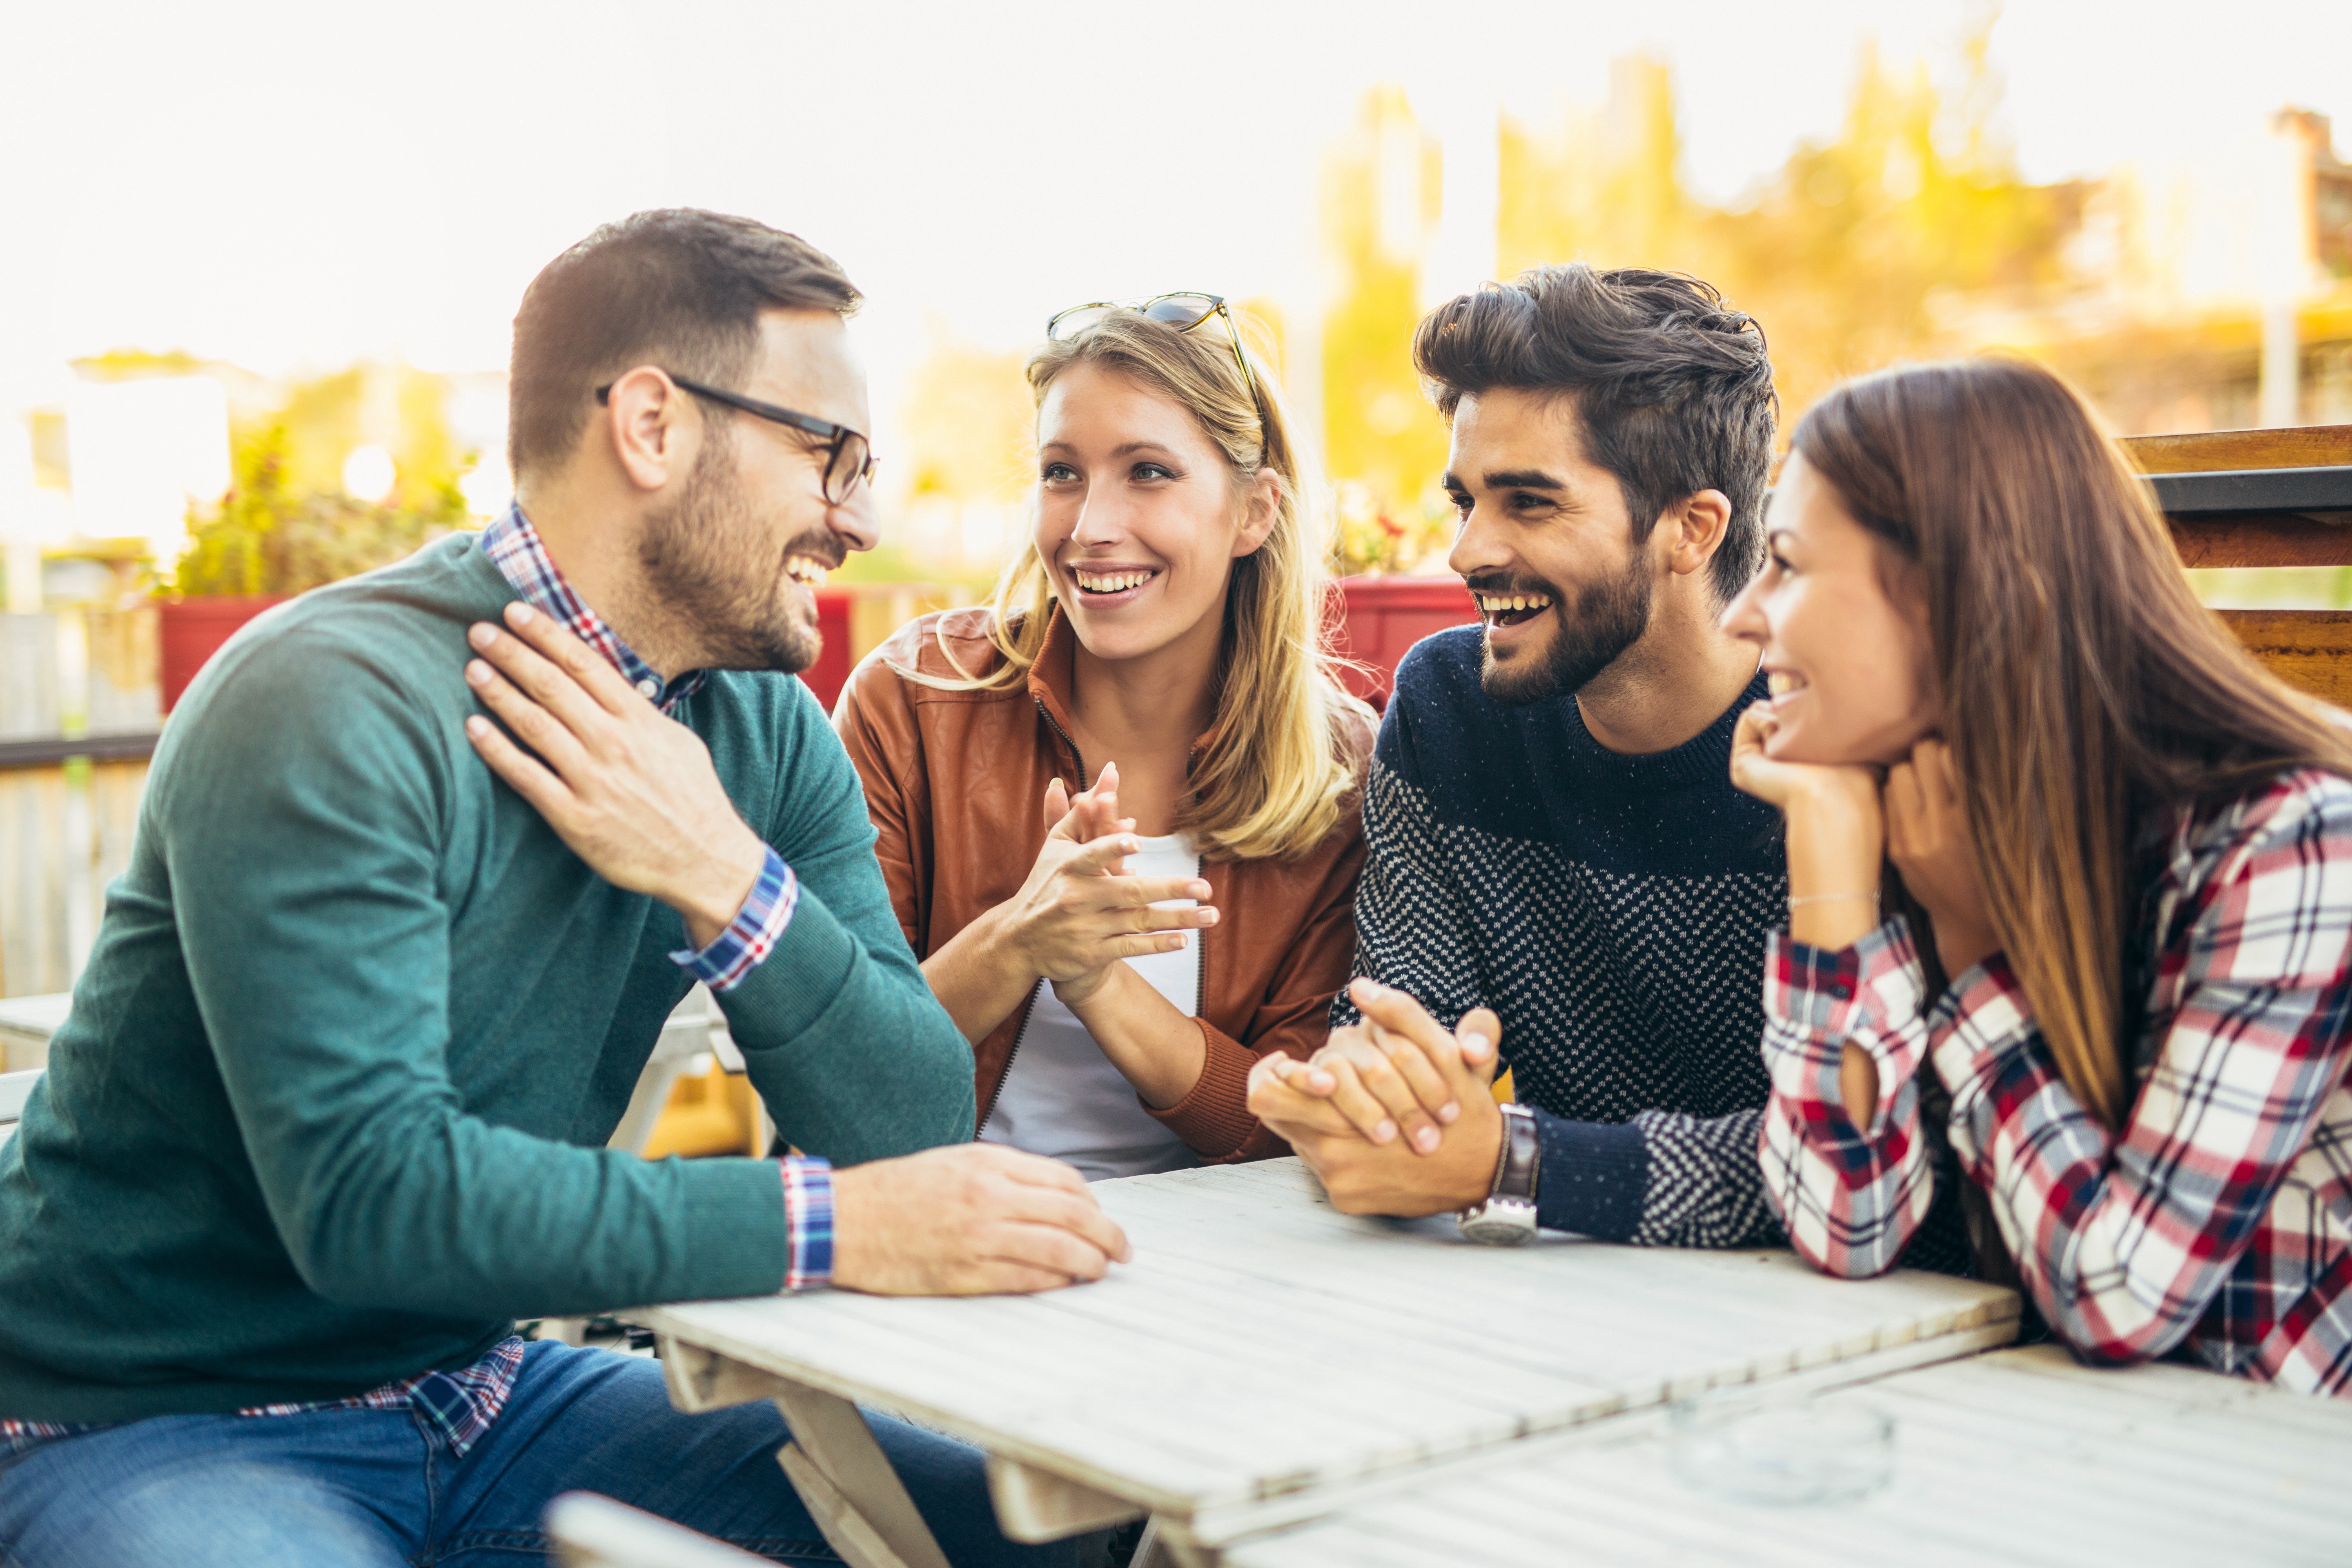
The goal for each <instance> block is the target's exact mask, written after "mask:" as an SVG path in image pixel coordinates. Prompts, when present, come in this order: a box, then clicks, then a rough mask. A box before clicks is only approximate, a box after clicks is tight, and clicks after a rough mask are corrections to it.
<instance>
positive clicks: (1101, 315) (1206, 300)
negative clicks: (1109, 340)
mask: <svg viewBox="0 0 2352 1568" xmlns="http://www.w3.org/2000/svg"><path fill="white" fill-rule="evenodd" d="M1118 310H1132V311H1134V312H1135V313H1136V314H1137V315H1139V316H1143V317H1146V318H1148V319H1150V320H1151V321H1158V322H1160V323H1161V324H1162V325H1163V326H1170V327H1173V328H1175V329H1176V330H1177V331H1180V332H1189V331H1192V329H1193V328H1194V327H1197V326H1199V325H1200V324H1201V323H1202V322H1203V321H1207V320H1208V319H1209V318H1210V317H1212V316H1220V317H1223V319H1224V323H1225V341H1226V342H1230V343H1231V344H1233V346H1234V363H1235V364H1236V365H1239V366H1240V367H1241V373H1242V384H1243V385H1244V386H1245V387H1247V388H1249V394H1250V395H1251V396H1252V397H1255V396H1256V395H1257V377H1256V376H1255V375H1253V374H1251V373H1250V363H1249V356H1248V355H1247V354H1244V353H1242V334H1241V329H1240V328H1239V327H1238V326H1236V325H1235V324H1234V313H1233V312H1232V311H1231V310H1227V309H1225V299H1224V296H1223V295H1222V294H1201V293H1195V292H1192V291H1191V290H1189V289H1188V290H1184V291H1181V292H1178V293H1174V294H1155V295H1153V296H1152V297H1151V298H1150V299H1149V300H1097V301H1095V302H1094V303H1093V304H1091V305H1073V306H1071V307H1070V308H1069V309H1068V310H1056V311H1055V313H1054V314H1053V316H1052V317H1051V318H1049V319H1048V320H1047V321H1046V322H1045V335H1046V336H1047V337H1048V338H1051V339H1053V340H1054V341H1055V342H1065V343H1066V342H1069V341H1070V340H1071V339H1073V338H1076V337H1077V336H1079V335H1080V334H1081V333H1083V332H1085V331H1087V329H1088V328H1090V327H1097V326H1100V325H1101V324H1102V322H1103V321H1104V320H1105V318H1107V317H1108V316H1109V315H1111V314H1112V313H1113V312H1114V311H1118Z"/></svg>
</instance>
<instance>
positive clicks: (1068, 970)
mask: <svg viewBox="0 0 2352 1568" xmlns="http://www.w3.org/2000/svg"><path fill="white" fill-rule="evenodd" d="M1028 377H1029V384H1030V387H1031V389H1032V390H1033V392H1034V395H1035V398H1036V405H1037V428H1036V437H1037V441H1036V447H1037V488H1036V493H1035V527H1034V535H1033V537H1032V539H1031V541H1030V542H1029V544H1028V546H1027V547H1026V548H1024V550H1023V551H1022V552H1021V554H1020V556H1019V557H1018V558H1017V559H1016V560H1015V561H1013V563H1012V564H1011V565H1010V566H1009V567H1008V568H1007V569H1006V571H1005V573H1004V574H1003V578H1002V579H1001V580H1000V581H999V583H998V584H997V588H996V592H995V595H994V597H993V599H992V602H991V604H990V605H988V607H986V608H984V609H971V610H957V611H950V612H947V613H945V614H941V615H934V616H924V617H922V618H921V619H919V620H918V621H916V622H914V623H913V624H912V625H910V626H908V627H907V628H905V629H904V630H902V631H901V632H900V633H899V634H898V636H897V637H894V638H893V639H891V641H890V642H888V643H887V644H886V645H885V646H884V647H881V648H879V649H877V651H876V652H875V653H874V654H873V655H872V656H870V657H869V658H867V659H866V661H865V662H864V663H863V664H862V665H861V666H860V667H859V668H858V669H857V671H856V673H855V674H854V675H853V676H852V677H851V678H850V682H849V685H848V687H847V689H845V691H844V692H843V694H842V699H841V704H840V707H839V709H838V710H836V712H835V716H834V723H835V728H836V729H837V730H839V731H840V732H841V737H842V740H843V742H844V743H845V745H846V746H847V747H848V749H849V755H850V757H851V759H852V760H853V761H854V762H855V763H856V765H857V770H858V772H859V773H860V774H861V775H862V776H863V778H864V780H865V784H866V806H867V809H868V811H869V812H870V813H871V815H872V816H873V819H874V825H875V828H876V830H877V833H878V834H879V842H878V844H877V855H878V856H879V857H880V859H881V863H882V869H883V873H884V876H885V878H886V879H887V881H888V883H889V886H890V892H891V897H892V900H893V901H894V902H895V903H896V905H897V908H898V921H899V923H900V924H901V925H902V926H903V927H904V928H905V930H906V933H907V940H908V942H909V943H911V944H912V946H913V947H914V950H915V952H917V953H918V954H919V955H920V957H921V958H922V961H923V973H924V975H925V976H926V978H927V979H929V982H930V985H931V990H932V992H933V994H936V995H937V996H938V997H939V999H940V1004H941V1005H944V1006H945V1007H946V1008H947V1010H948V1013H949V1015H950V1016H951V1017H953V1018H954V1019H955V1021H956V1024H957V1026H959V1027H961V1029H962V1031H963V1033H964V1037H966V1038H967V1039H969V1040H970V1041H971V1044H972V1047H973V1052H972V1054H973V1058H974V1062H975V1067H976V1069H977V1072H978V1085H977V1088H978V1095H979V1104H980V1108H981V1110H980V1129H979V1134H980V1136H981V1137H982V1138H983V1139H988V1140H992V1141H995V1142H1004V1143H1009V1144H1013V1145H1014V1146H1016V1147H1019V1148H1022V1149H1026V1150H1029V1151H1032V1152H1037V1153H1044V1154H1049V1155H1053V1156H1055V1157H1056V1158H1059V1159H1063V1160H1066V1161H1068V1162H1069V1163H1072V1164H1074V1165H1076V1167H1077V1168H1078V1170H1079V1171H1080V1172H1081V1173H1084V1174H1085V1175H1086V1176H1087V1177H1088V1178H1089V1179H1101V1178H1104V1177H1111V1176H1127V1175H1137V1174H1141V1173H1146V1172H1152V1171H1165V1170H1174V1169H1179V1168H1181V1167H1184V1166H1188V1165H1193V1164H1198V1163H1203V1162H1218V1161H1231V1160H1248V1159H1259V1158H1264V1157H1265V1156H1266V1155H1269V1154H1274V1153H1279V1152H1283V1144H1282V1143H1281V1142H1280V1140H1278V1139H1277V1138H1276V1137H1275V1136H1274V1135H1273V1134H1272V1133H1271V1132H1268V1131H1265V1129H1264V1128H1262V1127H1261V1126H1260V1125H1259V1124H1258V1121H1257V1120H1256V1118H1255V1117H1254V1116H1253V1115H1252V1114H1251V1113H1250V1111H1249V1109H1248V1104H1247V1100H1248V1080H1249V1070H1250V1068H1251V1067H1252V1066H1253V1065H1254V1064H1255V1062H1256V1061H1257V1060H1258V1059H1259V1058H1260V1057H1262V1056H1264V1055H1265V1054H1266V1053H1268V1052H1273V1051H1280V1052H1284V1053H1286V1054H1288V1055H1290V1056H1293V1057H1298V1058H1305V1057H1307V1056H1308V1055H1310V1054H1311V1053H1312V1052H1313V1051H1314V1050H1315V1049H1316V1047H1318V1046H1320V1045H1321V1044H1322V1043H1323V1038H1324V1035H1325V1031H1326V1021H1327V1017H1328V1012H1329V1007H1330V1002H1331V997H1332V995H1333V994H1334V993H1335V992H1337V990H1338V989H1339V985H1340V984H1342V983H1343V982H1344V981H1345V980H1346V979H1347V977H1348V971H1349V961H1350V959H1351V957H1352V956H1353V951H1354V944H1355V925H1354V920H1353V917H1352V914H1351V908H1350V906H1351V901H1352V899H1353V896H1354V891H1355V884H1356V876H1357V872H1358V870H1359V868H1360V866H1361V864H1362V860H1363V845H1362V838H1361V834H1360V824H1359V818H1358V809H1357V792H1358V786H1359V782H1360V776H1361V772H1362V768H1363V763H1364V760H1365V758H1366V757H1367V755H1368V754H1369V752H1370V744H1371V735H1372V718H1371V713H1370V710H1369V709H1367V708H1366V707H1365V706H1364V705H1363V704H1362V703H1360V702H1359V701H1357V700H1355V699H1353V698H1351V697H1349V695H1348V694H1347V693H1346V691H1345V690H1344V689H1342V688H1341V687H1340V686H1339V683H1338V682H1337V680H1336V679H1334V678H1333V675H1332V670H1331V662H1330V659H1329V656H1328V654H1327V652H1326V651H1325V648H1324V644H1323V637H1322V630H1321V628H1322V625H1323V622H1322V616H1321V606H1322V602H1323V594H1324V585H1325V576H1324V571H1323V560H1324V552H1325V544H1326V540H1325V535H1324V531H1323V528H1322V520H1321V517H1320V514H1319V513H1318V512H1317V511H1316V510H1314V509H1313V508H1312V507H1311V506H1310V505H1309V498H1308V494H1307V488H1306V486H1305V485H1304V483H1303V482H1302V478H1301V474H1300V470H1299V463H1298V458H1297V448H1296V447H1295V446H1294V444H1293V441H1292V438H1291V433H1290V429H1289V426H1288V423H1287V419H1286V414H1285V411H1284V408H1283V405H1282V402H1281V399H1280V396H1279V395H1278V393H1277V392H1276V389H1275V386H1274V384H1273V383H1272V382H1271V381H1270V380H1269V379H1268V378H1267V376H1266V374H1265V368H1264V365H1263V363H1261V362H1260V361H1259V360H1258V359H1257V358H1256V357H1255V355H1253V354H1252V353H1250V352H1249V351H1248V349H1247V348H1246V347H1244V344H1243V342H1242V341H1241V337H1240V334H1239V333H1238V332H1237V331H1235V330H1234V319H1233V317H1232V316H1231V314H1230V313H1228V311H1227V310H1226V309H1225V306H1224V303H1223V300H1219V299H1217V298H1216V297H1215V296H1213V295H1206V294H1171V295H1164V296H1161V297H1160V298H1159V299H1156V300H1149V301H1146V302H1145V303H1144V304H1142V305H1140V306H1139V307H1136V308H1132V309H1130V308H1125V307H1118V306H1109V305H1088V306H1081V307H1078V308H1076V309H1075V310H1066V311H1064V312H1062V313H1061V314H1059V315H1057V316H1056V317H1055V318H1054V320H1053V321H1051V322H1050V323H1048V326H1047V342H1045V345H1044V346H1043V347H1041V348H1040V349H1039V350H1038V351H1037V352H1036V353H1035V354H1034V355H1033V356H1032V357H1031V359H1030V361H1029V365H1028ZM1088 780H1092V784H1091V786H1090V787H1087V781H1088Z"/></svg>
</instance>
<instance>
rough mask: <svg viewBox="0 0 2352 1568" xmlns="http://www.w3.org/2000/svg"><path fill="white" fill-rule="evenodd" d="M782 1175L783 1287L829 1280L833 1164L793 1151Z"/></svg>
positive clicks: (811, 1286)
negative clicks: (793, 1153)
mask: <svg viewBox="0 0 2352 1568" xmlns="http://www.w3.org/2000/svg"><path fill="white" fill-rule="evenodd" d="M782 1171H783V1174H784V1259H785V1261H784V1289H787V1290H813V1289H816V1288H817V1287H818V1286H820V1285H830V1284H832V1283H833V1163H832V1162H831V1161H829V1160H820V1159H817V1158H815V1157H814V1156H813V1155H807V1154H795V1155H793V1157H792V1158H790V1159H788V1160H785V1161H784V1162H782Z"/></svg>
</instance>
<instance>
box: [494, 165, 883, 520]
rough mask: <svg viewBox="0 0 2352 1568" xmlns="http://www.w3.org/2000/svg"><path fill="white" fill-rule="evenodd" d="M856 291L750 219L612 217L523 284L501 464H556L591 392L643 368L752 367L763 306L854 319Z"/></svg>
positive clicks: (682, 212)
mask: <svg viewBox="0 0 2352 1568" xmlns="http://www.w3.org/2000/svg"><path fill="white" fill-rule="evenodd" d="M862 299H863V296H861V295H860V294H859V293H858V291H857V288H856V285H855V284H853V283H851V282H850V280H849V278H848V276H847V274H845V273H844V272H843V271H842V269H841V266H840V264H839V263H838V262H836V261H835V260H834V259H833V258H831V257H830V256H827V255H825V254H824V252H823V251H821V250H819V249H817V248H816V247H814V246H813V245H811V244H809V243H808V241H806V240H804V239H803V238H801V237H799V236H797V235H791V234H786V233H784V232H783V231H782V230H781V229H773V228H770V227H769V226H767V225H766V224H763V223H757V222H754V221H753V220H752V219H751V218H747V217H730V216H727V215H725V214H723V213H713V212H702V211H699V210H698V209H695V208H692V207H666V208H662V209H660V210H657V211H654V212H641V213H638V214H636V215H635V216H633V217H625V218H623V219H622V220H621V221H620V222H618V223H608V224H606V225H604V226H603V227H602V228H600V229H598V230H597V231H596V232H595V233H593V234H592V235H590V236H589V237H587V238H585V239H583V240H582V241H581V242H580V243H579V244H577V245H575V246H573V247H572V248H571V249H569V250H567V251H565V252H564V253H563V254H562V255H561V256H559V257H557V258H555V259H554V260H552V261H551V262H549V263H548V264H547V265H546V267H544V268H541V271H540V274H539V276H538V277H536V278H534V279H531V280H530V288H529V289H525V290H523V296H522V308H521V309H520V310H517V311H516V312H515V321H514V353H513V357H512V361H511V363H510V364H509V371H508V377H507V467H508V468H509V469H510V470H511V471H512V472H513V473H514V475H515V476H516V478H518V479H520V478H521V477H522V476H523V475H525V474H527V473H530V472H533V471H535V470H537V469H541V468H551V467H552V466H554V465H556V464H558V463H561V462H562V460H563V459H564V458H566V457H568V456H569V455H570V454H571V451H572V444H573V443H574V442H576V441H578V440H579V438H580V431H581V427H582V426H583V425H584V424H585V423H586V421H587V418H588V410H589V407H590V405H591V403H592V401H593V398H594V395H595V389H596V388H597V387H599V386H602V385H604V384H606V383H608V382H610V381H612V380H613V379H614V377H616V376H619V375H621V374H625V373H626V372H627V371H629V370H630V369H632V368H633V367H635V366H637V365H640V364H647V363H659V364H660V365H661V366H662V367H663V368H664V369H666V370H669V371H673V372H675V373H676V374H679V375H684V376H688V377H690V378H692V379H694V380H696V381H701V382H707V383H709V384H711V385H714V386H726V385H728V384H730V383H731V382H734V381H736V380H739V379H740V377H741V376H743V375H744V374H746V372H747V371H748V370H749V369H750V367H751V359H752V356H753V355H754V354H755V353H757V352H758V345H759V334H760V312H761V311H762V310H837V311H839V312H840V313H841V314H843V315H845V316H846V315H849V314H851V313H852V312H854V311H855V310H856V309H857V307H858V305H859V303H860V302H861V300H862ZM712 412H713V413H718V412H719V410H715V409H714V410H713V411H712Z"/></svg>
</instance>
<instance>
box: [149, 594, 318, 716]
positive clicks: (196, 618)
mask: <svg viewBox="0 0 2352 1568" xmlns="http://www.w3.org/2000/svg"><path fill="white" fill-rule="evenodd" d="M288 597H289V595H285V594H257V595H254V596H253V597H251V598H237V599H226V598H225V599H179V600H169V599H167V600H165V601H164V602H163V604H161V605H157V606H156V612H157V616H156V618H157V621H158V622H159V630H160V633H161V638H160V640H161V641H162V643H163V711H165V712H166V713H168V712H170V711H171V710H172V708H173V705H174V704H175V703H177V702H178V701H179V700H180V693H182V692H183V691H185V690H186V689H188V682H190V681H192V680H194V679H195V678H196V671H198V670H200V669H202V668H204V667H205V660H206V659H208V658H212V656H213V655H214V654H215V653H218V652H219V651H220V646H221V644H223V643H225V642H226V641H228V639H229V638H230V637H232V636H233V635H235V633H236V628H237V627H239V626H243V625H245V623H246V622H247V621H249V620H251V619H253V617H254V616H257V615H259V614H261V612H262V611H264V610H266V609H268V608H269V607H270V606H271V605H282V604H284V603H285V602H286V601H287V599H288Z"/></svg>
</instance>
